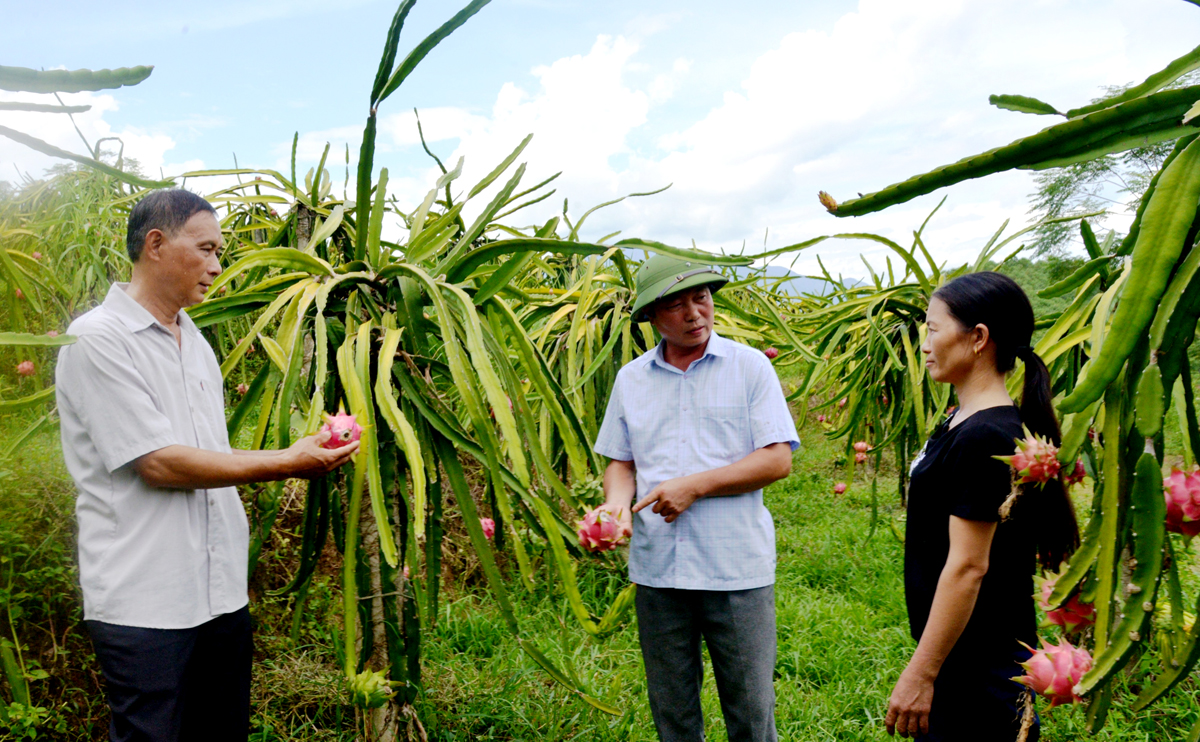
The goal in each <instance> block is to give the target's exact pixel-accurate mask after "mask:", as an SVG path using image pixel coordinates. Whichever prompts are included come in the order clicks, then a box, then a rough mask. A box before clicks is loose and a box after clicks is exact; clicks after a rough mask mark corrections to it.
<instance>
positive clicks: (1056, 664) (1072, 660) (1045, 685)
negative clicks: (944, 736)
mask: <svg viewBox="0 0 1200 742" xmlns="http://www.w3.org/2000/svg"><path fill="white" fill-rule="evenodd" d="M1022 646H1024V647H1025V648H1026V649H1028V650H1029V651H1030V652H1033V656H1032V657H1030V658H1029V661H1028V662H1023V663H1021V667H1024V668H1025V674H1024V675H1022V676H1021V677H1018V678H1013V680H1015V681H1017V682H1018V683H1022V684H1024V685H1027V686H1029V687H1030V688H1032V689H1033V691H1034V692H1035V693H1040V694H1041V695H1042V696H1044V697H1045V698H1046V700H1048V701H1050V708H1054V707H1055V706H1059V705H1062V704H1067V703H1078V702H1079V700H1080V699H1079V696H1077V695H1075V684H1076V683H1078V682H1079V681H1080V679H1081V678H1083V676H1084V673H1086V672H1087V671H1088V670H1090V669H1092V655H1091V654H1089V653H1088V651H1087V650H1086V649H1084V648H1083V647H1073V646H1071V644H1070V643H1069V642H1067V640H1066V639H1063V640H1061V641H1059V643H1058V644H1057V645H1052V644H1049V643H1047V642H1046V640H1045V639H1042V648H1041V649H1034V648H1033V647H1031V646H1029V645H1028V644H1025V643H1024V642H1022Z"/></svg>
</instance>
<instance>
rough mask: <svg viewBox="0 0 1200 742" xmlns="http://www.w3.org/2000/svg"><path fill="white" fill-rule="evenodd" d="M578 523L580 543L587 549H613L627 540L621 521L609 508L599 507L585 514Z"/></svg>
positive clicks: (593, 550) (597, 551) (596, 551)
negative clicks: (602, 508)
mask: <svg viewBox="0 0 1200 742" xmlns="http://www.w3.org/2000/svg"><path fill="white" fill-rule="evenodd" d="M578 525H579V530H578V532H577V533H578V535H579V545H580V546H581V547H583V549H584V550H585V551H590V552H592V553H599V552H602V551H612V550H613V549H615V548H617V547H618V546H620V545H621V544H622V543H624V542H625V534H624V533H623V532H622V530H621V521H620V520H619V519H618V518H615V517H613V515H612V513H610V512H608V511H607V510H601V509H599V508H597V509H595V510H593V511H591V512H590V513H588V514H587V515H585V516H583V520H581V521H579V524H578Z"/></svg>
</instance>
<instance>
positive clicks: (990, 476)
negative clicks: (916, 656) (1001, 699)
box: [904, 405, 1037, 665]
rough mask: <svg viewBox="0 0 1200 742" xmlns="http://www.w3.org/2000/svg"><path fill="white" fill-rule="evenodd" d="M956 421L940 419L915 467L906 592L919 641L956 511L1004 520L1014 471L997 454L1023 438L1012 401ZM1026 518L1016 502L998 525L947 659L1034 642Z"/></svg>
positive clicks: (1010, 651) (999, 653)
mask: <svg viewBox="0 0 1200 742" xmlns="http://www.w3.org/2000/svg"><path fill="white" fill-rule="evenodd" d="M951 420H953V417H951V418H950V419H949V420H946V421H945V422H944V423H942V424H941V425H940V426H938V428H937V429H936V430H935V431H934V432H933V434H932V435H931V436H930V437H929V441H928V442H927V443H926V444H925V448H924V449H922V452H921V453H920V454H918V456H917V458H916V459H915V460H914V461H913V464H912V468H911V474H912V476H911V479H910V483H909V489H908V522H907V527H906V536H905V543H904V594H905V602H906V603H907V604H908V621H909V628H910V629H911V630H912V636H913V638H914V639H916V640H918V641H919V640H920V639H921V633H922V632H923V631H924V629H925V624H926V622H927V621H928V619H929V610H930V608H931V606H932V605H933V596H934V593H935V592H936V591H937V583H938V578H939V577H940V576H941V573H942V568H943V567H945V565H946V559H947V557H948V556H949V553H950V516H952V515H955V516H958V517H959V518H964V519H966V520H976V521H988V522H995V521H999V520H1000V515H999V512H998V511H999V508H1000V505H1001V504H1002V503H1003V502H1004V500H1005V498H1007V497H1008V493H1009V491H1010V489H1011V486H1012V485H1011V479H1010V477H1011V475H1010V473H1009V472H1010V470H1009V467H1008V465H1007V464H1005V463H1004V462H1002V461H997V460H996V459H994V458H992V457H993V456H1008V455H1011V454H1012V453H1013V450H1014V449H1015V448H1016V439H1019V438H1022V437H1024V433H1023V431H1022V428H1021V417H1020V414H1019V413H1018V411H1017V408H1016V407H1014V406H1011V405H1005V406H1001V407H990V408H987V409H983V410H980V411H978V412H976V413H975V414H973V415H971V416H970V417H968V418H967V419H965V420H963V421H962V423H961V424H959V425H958V426H957V427H955V428H953V429H951V428H950V421H951ZM1025 521H1027V519H1022V517H1021V508H1014V509H1013V517H1012V518H1011V519H1010V520H1008V521H1005V522H1003V523H1000V524H999V525H998V526H997V528H996V534H995V536H994V538H993V539H992V548H991V555H990V557H989V561H988V571H987V574H986V575H985V576H984V578H983V583H982V585H981V586H980V589H979V597H978V599H977V600H976V602H975V609H974V611H973V612H972V613H971V619H970V621H969V622H968V623H967V626H966V628H965V629H964V630H963V633H962V635H961V636H960V637H959V639H958V642H957V643H956V644H955V645H954V649H953V650H952V651H951V653H950V656H949V657H947V659H946V662H947V664H948V665H953V664H956V663H957V661H962V660H964V659H966V658H970V659H971V661H972V662H979V661H980V660H984V661H991V660H994V661H996V662H1005V661H1008V659H1009V658H1011V657H1012V656H1013V655H1014V653H1016V652H1019V651H1021V647H1020V645H1018V644H1017V641H1018V640H1019V641H1023V642H1025V643H1026V644H1029V645H1030V646H1035V644H1036V641H1037V616H1036V613H1035V610H1034V602H1033V573H1034V570H1035V568H1036V564H1037V556H1036V551H1035V545H1034V541H1033V539H1032V538H1031V532H1030V529H1029V527H1028V526H1029V524H1028V523H1027V522H1025Z"/></svg>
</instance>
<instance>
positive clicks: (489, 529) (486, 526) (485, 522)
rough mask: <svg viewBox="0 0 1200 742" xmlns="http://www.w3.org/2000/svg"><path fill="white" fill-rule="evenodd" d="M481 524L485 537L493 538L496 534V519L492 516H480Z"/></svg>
mask: <svg viewBox="0 0 1200 742" xmlns="http://www.w3.org/2000/svg"><path fill="white" fill-rule="evenodd" d="M479 525H480V526H481V527H482V528H483V537H484V538H486V539H489V540H490V539H491V538H492V536H495V535H496V521H494V520H492V519H491V518H480V519H479Z"/></svg>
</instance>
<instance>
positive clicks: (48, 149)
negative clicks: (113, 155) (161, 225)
mask: <svg viewBox="0 0 1200 742" xmlns="http://www.w3.org/2000/svg"><path fill="white" fill-rule="evenodd" d="M0 136H5V137H8V138H9V139H11V140H13V141H14V142H18V143H20V144H24V145H25V146H26V147H29V148H30V149H34V150H37V151H38V152H41V153H42V154H44V155H50V156H51V157H58V158H61V159H63V160H71V161H73V162H78V163H79V164H81V165H87V166H88V167H90V168H92V169H93V170H99V171H100V172H102V173H104V174H105V175H110V176H112V177H114V178H116V179H117V180H119V181H121V182H123V183H129V184H130V185H135V186H139V187H141V188H170V187H171V186H173V185H175V182H174V181H171V180H147V179H145V178H142V177H139V176H137V175H134V174H133V173H127V172H125V171H124V170H118V169H116V168H115V167H113V166H112V165H109V164H107V163H103V162H100V161H99V160H94V159H92V158H91V157H84V156H83V155H77V154H75V153H74V152H68V151H67V150H65V149H59V148H58V147H55V146H54V145H53V144H50V143H49V142H43V141H42V140H41V139H38V138H37V137H31V136H29V135H28V134H22V133H21V132H19V131H16V130H15V129H10V128H8V127H7V126H0Z"/></svg>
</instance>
